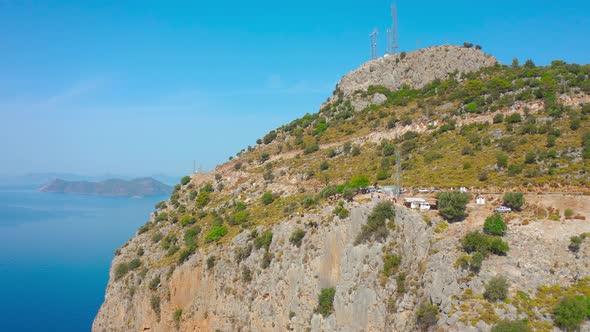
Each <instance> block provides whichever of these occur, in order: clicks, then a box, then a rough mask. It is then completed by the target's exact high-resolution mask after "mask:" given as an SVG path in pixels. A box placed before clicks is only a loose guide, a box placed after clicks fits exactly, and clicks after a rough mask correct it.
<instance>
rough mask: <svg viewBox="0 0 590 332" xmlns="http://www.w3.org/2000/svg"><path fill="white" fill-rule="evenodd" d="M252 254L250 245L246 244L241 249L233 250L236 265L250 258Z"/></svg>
mask: <svg viewBox="0 0 590 332" xmlns="http://www.w3.org/2000/svg"><path fill="white" fill-rule="evenodd" d="M251 253H252V245H251V244H248V245H246V246H243V247H238V248H236V250H235V260H236V263H238V264H239V263H240V262H241V261H243V260H245V259H246V258H248V257H250V254H251Z"/></svg>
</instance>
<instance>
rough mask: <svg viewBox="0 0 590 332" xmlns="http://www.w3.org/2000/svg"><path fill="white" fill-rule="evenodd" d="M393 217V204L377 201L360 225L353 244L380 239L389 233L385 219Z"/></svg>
mask: <svg viewBox="0 0 590 332" xmlns="http://www.w3.org/2000/svg"><path fill="white" fill-rule="evenodd" d="M394 217H395V211H394V208H393V204H391V203H390V202H379V203H377V205H376V206H375V207H374V208H373V211H371V214H370V215H369V217H368V219H367V223H366V224H365V225H363V226H362V228H361V232H360V233H359V235H358V236H357V238H356V240H355V244H361V243H363V242H366V241H369V240H371V239H374V240H377V241H382V240H384V239H385V238H387V236H388V235H389V229H388V228H387V225H386V221H387V220H391V221H393V218H394Z"/></svg>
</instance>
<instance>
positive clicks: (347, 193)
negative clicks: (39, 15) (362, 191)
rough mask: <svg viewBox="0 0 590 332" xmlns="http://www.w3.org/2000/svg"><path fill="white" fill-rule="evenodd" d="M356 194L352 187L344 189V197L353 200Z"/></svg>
mask: <svg viewBox="0 0 590 332" xmlns="http://www.w3.org/2000/svg"><path fill="white" fill-rule="evenodd" d="M355 195H356V191H354V189H352V188H346V189H344V191H343V192H342V198H344V199H345V200H347V201H349V202H350V201H352V199H353V198H354V196H355Z"/></svg>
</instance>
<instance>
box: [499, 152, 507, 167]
mask: <svg viewBox="0 0 590 332" xmlns="http://www.w3.org/2000/svg"><path fill="white" fill-rule="evenodd" d="M496 165H498V167H500V168H506V167H508V156H507V155H506V154H504V153H502V152H498V153H496Z"/></svg>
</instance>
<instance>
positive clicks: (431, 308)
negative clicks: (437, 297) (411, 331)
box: [416, 301, 438, 330]
mask: <svg viewBox="0 0 590 332" xmlns="http://www.w3.org/2000/svg"><path fill="white" fill-rule="evenodd" d="M436 322H438V307H437V306H436V305H434V304H432V303H430V302H429V301H424V302H422V303H420V306H419V307H418V311H417V312H416V325H418V326H419V327H420V328H421V329H423V330H427V329H428V328H429V327H431V326H433V325H435V324H436Z"/></svg>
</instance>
